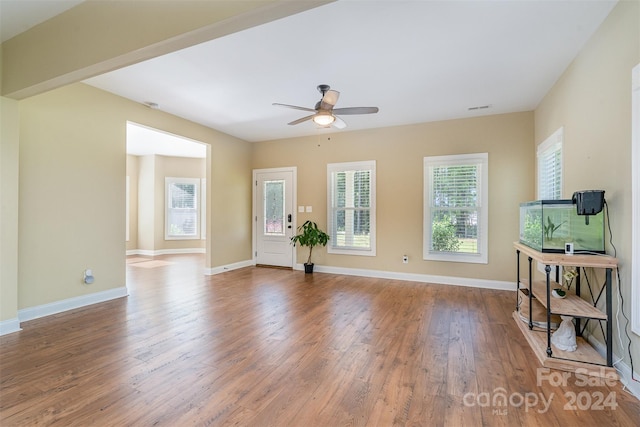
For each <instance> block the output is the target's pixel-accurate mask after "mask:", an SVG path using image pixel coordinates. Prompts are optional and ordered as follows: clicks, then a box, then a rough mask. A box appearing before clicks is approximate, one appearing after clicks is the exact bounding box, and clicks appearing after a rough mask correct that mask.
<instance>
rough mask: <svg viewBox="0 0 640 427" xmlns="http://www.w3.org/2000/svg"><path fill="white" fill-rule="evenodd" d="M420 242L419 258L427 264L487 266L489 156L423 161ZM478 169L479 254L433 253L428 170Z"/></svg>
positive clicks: (448, 157) (459, 155)
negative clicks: (444, 263)
mask: <svg viewBox="0 0 640 427" xmlns="http://www.w3.org/2000/svg"><path fill="white" fill-rule="evenodd" d="M423 162H424V163H423V190H424V193H423V239H422V243H423V246H422V258H423V259H424V260H426V261H450V262H464V263H473V264H487V263H488V262H489V254H488V248H489V244H488V241H489V154H488V153H474V154H454V155H446V156H429V157H425V158H424V159H423ZM470 164H474V165H479V167H480V174H479V175H480V176H479V178H480V183H479V188H478V192H479V193H480V194H479V196H480V197H479V198H478V199H479V203H480V210H479V215H480V220H479V221H478V227H479V228H480V229H479V232H478V253H477V254H469V253H461V252H432V251H431V247H430V242H431V231H432V229H431V206H430V200H431V193H430V191H431V182H430V180H431V179H430V177H431V173H430V172H431V168H432V167H434V166H443V165H448V166H451V165H470Z"/></svg>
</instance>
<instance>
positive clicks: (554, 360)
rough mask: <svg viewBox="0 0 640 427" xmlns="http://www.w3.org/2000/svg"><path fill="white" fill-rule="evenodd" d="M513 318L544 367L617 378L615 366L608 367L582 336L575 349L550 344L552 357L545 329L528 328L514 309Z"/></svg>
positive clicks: (578, 339) (578, 338)
mask: <svg viewBox="0 0 640 427" xmlns="http://www.w3.org/2000/svg"><path fill="white" fill-rule="evenodd" d="M513 318H514V320H515V322H516V324H517V325H518V327H519V328H520V330H521V331H522V334H523V335H524V336H525V338H526V339H527V341H528V342H529V345H530V346H531V348H532V349H533V352H534V353H535V354H536V357H537V358H538V360H539V361H540V363H541V364H542V366H544V367H545V368H553V369H559V370H562V371H568V372H578V373H580V374H584V375H591V376H596V377H602V378H607V379H618V373H617V372H616V370H615V368H612V367H608V366H606V365H607V362H606V360H605V359H604V358H603V357H602V356H600V354H599V353H598V352H597V351H596V350H595V349H594V348H593V347H592V346H591V345H590V344H589V343H588V342H586V341H585V340H584V339H583V338H582V337H577V340H576V342H577V345H578V349H577V350H576V351H563V350H560V349H558V348H556V347H555V346H554V345H553V344H551V350H552V351H553V353H552V357H549V356H548V355H547V331H546V330H542V329H540V328H534V329H533V330H531V329H529V326H528V325H527V323H526V322H523V321H522V319H521V318H520V316H519V314H518V313H517V312H516V311H514V312H513Z"/></svg>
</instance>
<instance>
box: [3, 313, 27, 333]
mask: <svg viewBox="0 0 640 427" xmlns="http://www.w3.org/2000/svg"><path fill="white" fill-rule="evenodd" d="M21 330H22V328H20V320H18V318H17V317H16V318H14V319H8V320H3V321H2V322H0V335H6V334H12V333H14V332H18V331H21Z"/></svg>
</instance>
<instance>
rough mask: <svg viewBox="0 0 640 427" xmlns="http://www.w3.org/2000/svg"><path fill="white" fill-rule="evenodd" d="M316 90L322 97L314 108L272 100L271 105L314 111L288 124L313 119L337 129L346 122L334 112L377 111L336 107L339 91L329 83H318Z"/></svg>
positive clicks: (374, 108)
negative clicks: (333, 88) (332, 88)
mask: <svg viewBox="0 0 640 427" xmlns="http://www.w3.org/2000/svg"><path fill="white" fill-rule="evenodd" d="M318 91H319V92H320V93H321V94H322V98H321V99H320V101H318V102H317V103H316V105H315V107H314V108H306V107H299V106H297V105H288V104H279V103H277V102H274V103H273V105H277V106H280V107H285V108H293V109H294V110H302V111H309V112H314V114H311V115H309V116H305V117H301V118H299V119H297V120H294V121H292V122H290V123H289V125H297V124H298V123H302V122H306V121H307V120H313V122H314V123H316V124H317V125H318V126H322V127H329V126H333V127H335V128H337V129H344V128H345V127H346V126H347V124H346V123H345V122H344V120H342V119H340V118H339V117H337V116H336V114H373V113H377V112H378V107H347V108H337V109H335V110H334V109H333V107H334V106H335V105H336V103H337V102H338V98H339V97H340V92H338V91H337V90H331V88H330V87H329V85H324V84H323V85H319V86H318Z"/></svg>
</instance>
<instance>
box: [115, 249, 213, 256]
mask: <svg viewBox="0 0 640 427" xmlns="http://www.w3.org/2000/svg"><path fill="white" fill-rule="evenodd" d="M206 252H207V250H206V249H205V248H183V249H158V250H151V249H131V250H128V251H126V254H127V255H143V256H158V255H178V254H204V253H206Z"/></svg>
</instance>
